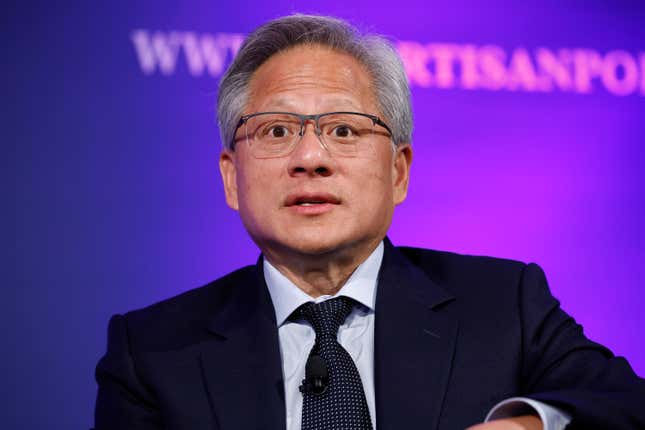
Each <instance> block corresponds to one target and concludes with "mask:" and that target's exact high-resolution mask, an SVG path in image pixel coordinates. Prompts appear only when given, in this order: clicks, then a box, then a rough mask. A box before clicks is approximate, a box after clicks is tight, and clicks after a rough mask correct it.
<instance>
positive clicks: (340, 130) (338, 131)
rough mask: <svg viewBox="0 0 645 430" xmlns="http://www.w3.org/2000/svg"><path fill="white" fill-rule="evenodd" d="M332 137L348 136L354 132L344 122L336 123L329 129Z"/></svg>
mask: <svg viewBox="0 0 645 430" xmlns="http://www.w3.org/2000/svg"><path fill="white" fill-rule="evenodd" d="M331 134H332V136H333V137H341V138H348V137H352V136H354V135H355V134H356V132H355V131H354V129H353V128H352V127H350V126H349V125H346V124H341V125H337V126H336V127H334V128H333V130H332V131H331Z"/></svg>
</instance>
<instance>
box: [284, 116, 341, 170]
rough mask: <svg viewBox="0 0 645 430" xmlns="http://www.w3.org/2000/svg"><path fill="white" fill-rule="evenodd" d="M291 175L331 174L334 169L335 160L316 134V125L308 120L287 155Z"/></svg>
mask: <svg viewBox="0 0 645 430" xmlns="http://www.w3.org/2000/svg"><path fill="white" fill-rule="evenodd" d="M288 169H289V174H290V175H291V176H312V177H313V176H322V177H327V176H331V175H332V174H333V173H334V171H335V160H334V158H333V157H332V156H331V154H330V153H329V150H328V149H327V147H326V146H325V144H324V143H323V142H322V140H321V139H320V137H319V136H318V135H317V134H316V126H315V124H314V123H313V122H310V121H308V122H307V123H305V125H304V127H303V129H302V137H300V141H299V142H297V143H296V147H295V148H294V150H293V152H292V153H291V155H290V156H289V164H288Z"/></svg>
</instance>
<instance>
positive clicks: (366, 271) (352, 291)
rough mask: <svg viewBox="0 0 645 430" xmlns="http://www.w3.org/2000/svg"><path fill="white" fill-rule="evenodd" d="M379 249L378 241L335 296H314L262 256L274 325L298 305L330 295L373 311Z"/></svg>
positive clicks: (380, 246)
mask: <svg viewBox="0 0 645 430" xmlns="http://www.w3.org/2000/svg"><path fill="white" fill-rule="evenodd" d="M383 249H384V246H383V242H381V243H379V245H378V246H377V247H376V249H375V250H374V251H372V253H371V254H370V256H369V257H367V259H366V260H365V261H363V262H362V263H361V264H360V265H359V266H358V267H357V268H356V270H354V273H352V275H351V276H350V277H349V279H348V280H347V282H345V285H343V286H342V287H341V289H340V290H339V291H338V293H336V295H335V296H321V297H318V298H316V299H314V298H313V297H311V296H309V295H308V294H307V293H305V292H304V291H302V290H301V289H300V288H298V287H297V286H296V285H295V284H294V283H293V282H291V281H290V280H289V279H288V278H287V277H286V276H284V275H283V274H282V273H280V272H279V271H278V269H276V268H275V267H274V266H273V265H272V264H271V263H269V261H268V260H267V259H266V258H264V265H263V266H264V279H265V281H266V283H267V287H268V288H269V294H270V295H271V301H272V302H273V308H274V310H275V317H276V322H277V324H278V327H279V326H281V325H282V324H284V322H285V321H286V320H287V318H289V315H291V314H292V313H293V311H295V310H296V309H297V308H298V307H299V306H300V305H302V304H304V303H307V302H312V301H313V302H322V301H324V300H327V299H330V298H332V297H338V296H346V297H349V298H352V299H354V300H356V301H357V302H359V303H361V304H362V305H364V306H365V307H367V308H369V309H370V310H372V311H374V307H375V304H376V282H377V278H378V271H379V269H380V267H381V262H382V261H383Z"/></svg>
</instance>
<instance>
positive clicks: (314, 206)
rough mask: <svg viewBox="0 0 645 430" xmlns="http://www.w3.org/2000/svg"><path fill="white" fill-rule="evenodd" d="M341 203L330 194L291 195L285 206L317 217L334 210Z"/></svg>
mask: <svg viewBox="0 0 645 430" xmlns="http://www.w3.org/2000/svg"><path fill="white" fill-rule="evenodd" d="M340 203H341V201H340V199H339V198H338V197H336V196H335V195H333V194H329V193H297V194H291V195H289V196H288V197H287V199H286V201H285V206H287V207H288V208H290V209H292V210H294V211H296V212H297V213H301V214H310V215H316V214H321V213H324V212H328V211H330V210H332V209H333V208H334V207H335V206H337V205H339V204H340Z"/></svg>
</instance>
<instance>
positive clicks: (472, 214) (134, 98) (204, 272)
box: [0, 0, 645, 429]
mask: <svg viewBox="0 0 645 430" xmlns="http://www.w3.org/2000/svg"><path fill="white" fill-rule="evenodd" d="M54 3H55V2H46V3H45V2H43V3H42V4H37V3H33V2H32V3H27V2H22V3H16V4H8V5H6V6H5V7H4V9H5V10H4V12H3V14H2V18H0V19H1V21H2V30H3V31H2V32H3V40H2V42H1V43H2V44H3V52H5V53H6V54H8V55H6V60H5V62H4V63H3V66H2V74H3V76H4V79H3V99H4V100H5V102H4V108H3V115H2V124H3V126H2V136H3V137H2V147H3V153H4V154H5V155H4V157H3V160H2V166H3V168H2V170H3V176H4V175H6V177H5V180H4V181H3V188H4V187H5V186H6V187H7V193H6V195H7V196H10V199H11V200H10V201H9V202H8V203H7V205H6V209H5V210H4V211H3V212H4V216H5V217H6V218H7V220H6V222H4V223H3V225H4V226H6V227H7V231H6V237H8V239H9V240H8V242H9V246H7V247H5V250H4V251H3V254H5V255H4V256H3V257H4V258H3V259H4V261H6V262H7V264H6V266H5V267H3V272H5V270H6V272H7V276H6V277H4V279H7V280H8V282H6V283H5V284H4V288H3V289H2V292H3V296H5V297H8V298H3V300H2V303H5V305H4V306H3V308H4V311H3V312H2V313H0V318H1V320H0V322H1V323H2V326H3V327H4V330H3V333H4V337H5V338H7V339H8V342H6V341H5V342H4V350H3V351H2V360H3V362H6V363H3V365H2V368H3V370H4V374H5V377H4V379H5V381H3V383H2V384H1V386H2V391H0V392H1V393H2V394H1V396H2V409H3V412H2V413H3V415H5V414H6V417H3V418H2V419H1V420H2V422H3V423H4V425H3V427H4V426H6V427H4V428H16V429H18V428H20V429H39V428H60V429H73V428H89V427H90V426H91V425H92V422H93V420H92V415H93V406H94V399H95V393H96V384H95V382H94V376H93V372H94V366H95V364H96V362H97V360H98V359H99V358H100V356H101V355H102V354H103V352H104V351H105V343H106V327H107V322H108V319H109V317H110V316H111V315H112V314H114V313H122V312H126V311H128V310H131V309H134V308H139V307H143V306H146V305H148V304H151V303H153V302H156V301H159V300H162V299H164V298H168V297H170V296H173V295H175V294H178V293H181V292H183V291H186V290H188V289H191V288H194V287H197V286H200V285H202V284H205V283H207V282H209V281H210V280H213V279H215V278H217V277H219V276H221V275H223V274H225V273H227V272H229V271H231V270H234V269H236V268H238V267H239V266H241V265H246V264H253V263H254V262H255V260H256V258H257V256H258V250H257V248H256V247H255V246H254V244H253V243H252V242H251V241H250V240H249V238H248V237H247V235H246V233H245V231H244V229H243V227H242V224H241V222H240V221H239V219H238V217H237V214H236V213H235V212H233V211H232V210H230V209H229V208H228V207H227V206H226V205H225V202H224V197H223V190H222V186H221V184H220V179H219V172H218V169H217V159H218V154H219V151H220V141H219V136H218V130H217V127H216V122H215V114H214V104H215V100H216V95H217V84H218V79H219V76H220V75H221V73H222V71H223V70H224V68H225V67H226V65H227V64H228V63H229V62H230V60H231V57H232V55H233V53H234V52H235V51H236V49H237V48H238V47H239V43H240V42H241V40H242V39H243V37H244V35H245V34H247V33H248V32H250V31H251V30H253V29H254V28H255V27H257V26H258V25H259V24H261V23H263V22H265V21H266V20H268V19H271V18H275V17H278V16H280V15H284V14H290V13H293V12H305V13H322V14H330V15H336V16H339V17H342V18H346V19H348V20H350V21H351V22H353V23H354V24H357V25H358V26H359V27H360V28H362V29H363V30H366V31H370V32H375V33H380V34H384V35H386V36H388V37H389V38H391V40H392V41H393V42H394V43H395V45H396V46H397V48H398V49H399V51H400V52H401V54H402V56H403V58H404V60H405V63H406V68H407V71H408V74H409V76H410V80H411V82H412V85H413V86H412V93H413V100H414V113H415V132H414V142H413V145H414V150H415V158H414V163H413V166H412V167H413V168H412V182H411V192H410V195H409V198H408V200H407V201H406V202H405V203H404V204H403V205H402V206H400V207H399V208H398V210H397V213H396V215H395V220H394V225H393V227H392V230H391V232H390V237H391V239H392V241H393V242H394V243H395V244H398V245H411V246H421V247H428V248H436V249H442V250H449V251H454V252H460V253H468V254H485V255H493V256H498V257H505V258H513V259H518V260H522V261H526V262H529V261H533V262H537V263H539V264H540V265H541V266H542V267H543V268H544V269H545V271H546V273H547V276H548V278H549V281H550V285H551V289H552V291H553V292H554V294H555V295H556V296H557V297H558V298H559V299H560V300H561V302H562V306H563V308H564V309H565V310H566V311H568V312H569V313H571V314H572V315H573V316H574V317H575V318H576V319H577V321H578V322H580V323H581V324H583V325H584V327H585V332H586V333H587V335H588V336H589V337H590V338H592V339H594V340H596V341H599V342H601V343H603V344H605V345H607V346H608V347H610V348H611V349H612V350H613V351H614V352H615V353H616V354H618V355H621V356H625V357H627V359H628V360H630V362H631V364H632V366H633V367H634V369H635V370H636V371H637V373H639V374H640V375H645V347H644V346H643V344H644V343H645V342H643V334H642V333H643V329H644V328H645V316H644V315H643V312H642V309H643V305H644V304H645V303H644V300H645V292H644V291H643V282H644V281H645V228H643V221H644V220H645V188H644V187H643V185H644V184H645V147H644V141H645V4H644V3H643V2H642V1H620V0H619V1H613V2H608V1H600V0H587V1H573V0H571V1H568V0H565V1H545V2H540V3H541V4H540V5H534V6H526V5H525V2H515V3H513V4H512V3H511V2H502V1H489V2H484V1H478V0H469V1H467V0H460V1H450V2H429V1H411V0H398V1H396V2H387V1H379V0H377V1H362V0H357V1H352V2H348V1H346V0H342V1H341V0H332V1H326V2H317V3H314V2H302V3H301V2H294V1H280V0H276V1H272V2H263V1H260V0H254V1H248V0H242V1H236V2H216V1H196V0H195V1H183V2H170V1H154V2H153V1H149V0H148V1H128V2H123V1H113V2H80V1H76V2H72V1H70V2H56V3H58V4H54ZM5 408H6V409H5Z"/></svg>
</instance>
